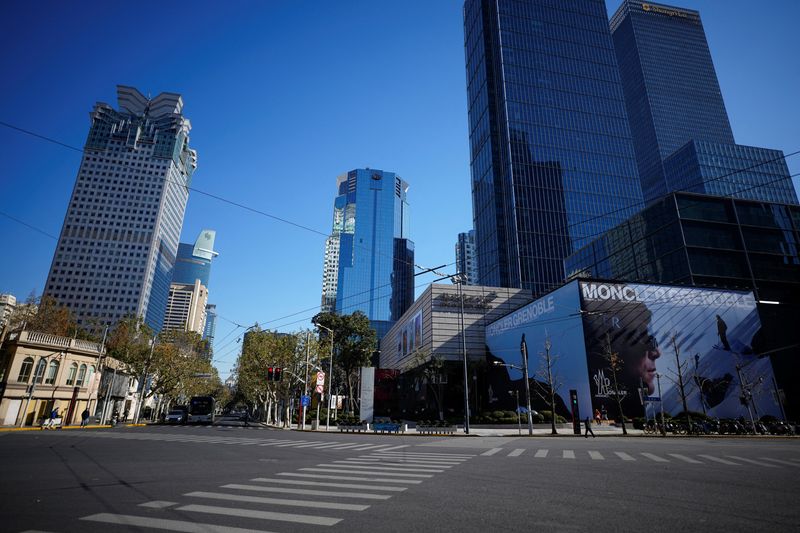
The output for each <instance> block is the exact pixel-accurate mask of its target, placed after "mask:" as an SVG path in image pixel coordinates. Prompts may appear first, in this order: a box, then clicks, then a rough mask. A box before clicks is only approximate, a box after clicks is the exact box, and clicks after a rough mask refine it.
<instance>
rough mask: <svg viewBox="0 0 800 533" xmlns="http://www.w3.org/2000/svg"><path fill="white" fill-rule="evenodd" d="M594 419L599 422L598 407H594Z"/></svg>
mask: <svg viewBox="0 0 800 533" xmlns="http://www.w3.org/2000/svg"><path fill="white" fill-rule="evenodd" d="M594 421H595V423H597V424H599V423H600V409H595V410H594Z"/></svg>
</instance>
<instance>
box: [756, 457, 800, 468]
mask: <svg viewBox="0 0 800 533" xmlns="http://www.w3.org/2000/svg"><path fill="white" fill-rule="evenodd" d="M759 459H763V460H764V461H772V462H774V463H778V464H782V465H788V466H796V467H798V468H800V464H798V463H791V462H789V461H784V460H782V459H771V458H769V457H759Z"/></svg>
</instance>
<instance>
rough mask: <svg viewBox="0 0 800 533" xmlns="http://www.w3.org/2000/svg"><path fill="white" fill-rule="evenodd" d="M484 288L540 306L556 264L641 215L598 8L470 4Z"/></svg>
mask: <svg viewBox="0 0 800 533" xmlns="http://www.w3.org/2000/svg"><path fill="white" fill-rule="evenodd" d="M464 27H465V44H464V46H465V56H466V67H467V97H468V106H469V131H470V134H469V138H470V151H471V152H470V166H471V172H472V209H473V220H474V228H475V252H476V254H477V258H478V276H479V283H480V284H481V285H493V286H503V287H519V288H524V289H530V290H532V291H533V293H534V295H535V296H536V295H540V294H543V293H544V292H546V291H547V290H548V289H550V288H552V287H553V286H554V285H557V284H559V283H561V282H562V281H563V280H564V265H563V259H564V258H565V257H566V256H567V255H569V254H570V253H571V252H573V251H575V250H578V249H580V248H581V247H582V246H584V245H585V244H587V243H588V242H590V241H591V240H592V238H594V237H595V236H596V235H599V234H601V233H602V232H604V231H606V230H608V229H610V228H612V227H614V226H615V225H617V224H619V223H620V222H622V221H623V220H625V219H626V218H627V217H628V216H629V215H631V214H633V213H634V212H636V211H637V210H638V209H639V208H641V201H642V196H641V186H640V184H639V177H638V174H637V171H636V160H635V157H634V153H633V145H632V142H631V135H630V129H629V125H628V117H627V115H626V113H625V102H624V99H623V95H622V87H621V84H620V80H619V69H618V68H617V59H616V56H615V54H614V47H613V45H612V43H611V35H610V33H609V31H608V19H607V16H606V10H605V4H604V3H603V1H602V0H572V1H569V2H566V1H563V0H527V1H519V0H466V2H465V3H464Z"/></svg>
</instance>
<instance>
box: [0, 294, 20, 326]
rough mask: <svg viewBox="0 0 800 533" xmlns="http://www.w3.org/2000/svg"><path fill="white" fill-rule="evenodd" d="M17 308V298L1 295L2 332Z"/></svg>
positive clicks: (10, 295) (0, 321) (0, 315)
mask: <svg viewBox="0 0 800 533" xmlns="http://www.w3.org/2000/svg"><path fill="white" fill-rule="evenodd" d="M16 308H17V298H16V296H14V295H13V294H0V331H1V330H2V329H3V328H4V327H5V326H6V325H7V324H8V322H9V320H11V314H12V313H13V312H14V309H16Z"/></svg>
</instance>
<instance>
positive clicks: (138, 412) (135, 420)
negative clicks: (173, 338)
mask: <svg viewBox="0 0 800 533" xmlns="http://www.w3.org/2000/svg"><path fill="white" fill-rule="evenodd" d="M155 349H156V338H155V337H153V342H151V343H150V355H149V356H147V361H145V363H144V371H143V372H142V391H141V392H140V393H139V404H138V405H137V406H136V416H135V417H134V418H133V423H134V424H138V423H139V416H140V415H141V413H142V404H143V403H144V400H145V397H144V396H145V387H146V386H147V371H148V370H150V362H151V361H152V360H153V352H154V351H155Z"/></svg>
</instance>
